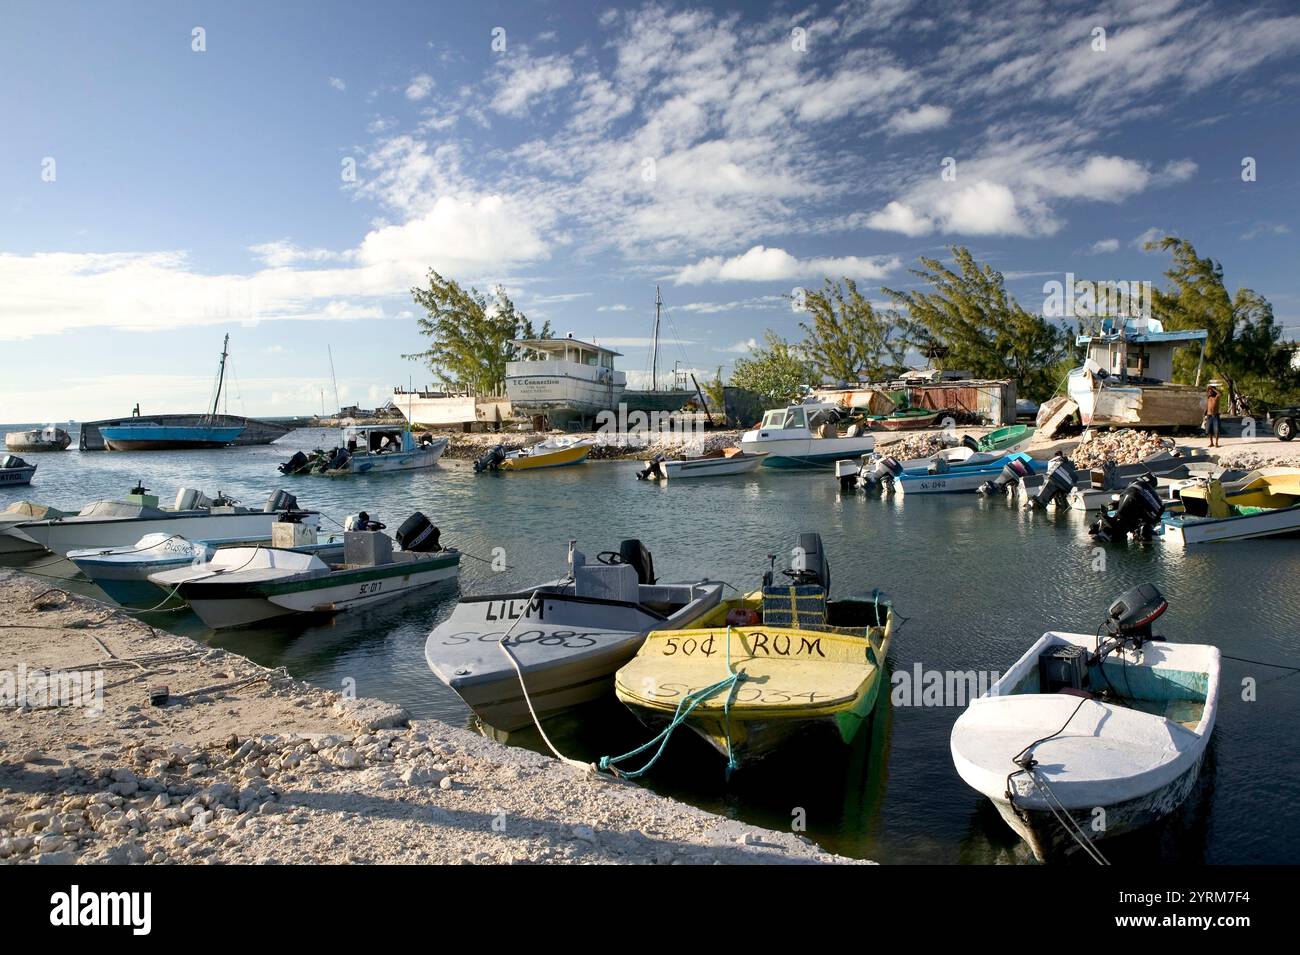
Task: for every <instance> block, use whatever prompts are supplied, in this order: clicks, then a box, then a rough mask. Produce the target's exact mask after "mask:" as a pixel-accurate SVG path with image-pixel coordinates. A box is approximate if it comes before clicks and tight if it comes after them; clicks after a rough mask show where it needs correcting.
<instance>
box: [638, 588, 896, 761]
mask: <svg viewBox="0 0 1300 955" xmlns="http://www.w3.org/2000/svg"><path fill="white" fill-rule="evenodd" d="M759 602H760V601H759V600H758V598H757V595H750V596H749V597H746V598H745V599H744V600H743V601H740V600H733V601H728V602H726V603H725V604H723V605H721V606H719V607H718V608H717V609H716V610H715V611H713V613H711V614H710V615H709V617H708V618H706V619H705V620H704V621H702V624H701V629H694V630H677V631H655V632H653V633H651V634H650V635H649V637H647V638H646V642H645V643H644V644H643V645H642V647H641V650H640V652H639V653H638V654H637V656H636V657H635V658H634V659H633V660H632V661H631V662H630V663H628V664H627V665H626V666H624V667H623V668H622V669H621V670H619V671H618V673H617V674H616V676H615V683H614V689H615V692H616V693H617V694H618V698H619V699H620V700H622V701H623V703H624V704H626V705H627V706H628V707H630V708H631V709H632V710H633V711H634V712H636V713H637V714H638V715H639V716H641V717H642V718H644V719H645V720H646V721H647V722H651V723H656V722H663V721H666V720H671V719H672V718H673V717H674V715H675V714H676V713H677V711H678V707H679V705H681V703H682V700H683V698H684V697H687V696H688V695H690V694H692V693H698V692H699V691H701V690H703V689H705V688H707V687H710V686H713V685H714V684H716V683H718V681H720V680H724V679H725V678H726V677H727V675H728V674H729V673H730V672H732V671H735V672H737V673H740V674H742V675H743V677H742V679H741V680H740V682H739V683H738V684H737V685H736V686H735V687H734V688H733V691H732V692H731V693H728V692H726V691H723V692H719V693H716V694H714V695H713V696H710V697H708V698H706V699H704V700H702V701H700V702H699V703H698V704H697V705H696V706H695V708H694V709H693V710H692V711H691V714H690V716H689V717H688V718H687V722H688V724H689V725H690V726H691V728H692V729H694V730H695V731H696V732H697V733H699V734H700V735H701V736H703V737H704V738H705V739H706V740H708V741H709V743H711V744H712V745H713V746H714V747H715V748H717V749H718V751H719V752H721V753H723V754H724V755H728V756H731V757H732V758H734V759H735V760H736V761H737V762H738V763H741V764H743V763H745V762H749V761H753V760H754V759H757V758H759V757H761V756H764V755H766V754H767V753H770V752H771V751H773V750H774V749H777V748H779V747H780V746H781V745H782V744H783V743H785V742H786V741H787V740H788V739H789V738H790V737H792V736H794V735H796V734H797V733H800V732H802V731H804V730H806V729H809V728H810V727H813V726H816V725H819V724H828V725H830V726H832V727H833V728H834V729H835V730H836V731H837V732H838V733H839V735H840V738H841V739H842V740H843V741H844V742H845V743H849V742H851V741H852V740H853V739H854V737H856V735H857V733H858V731H859V730H860V729H861V727H862V725H863V723H865V722H866V720H867V719H868V717H869V716H870V714H871V711H872V709H873V708H874V706H875V703H876V700H877V698H878V696H879V693H880V686H881V684H882V682H883V681H884V662H885V656H886V654H887V653H888V652H889V643H890V638H891V635H892V630H893V614H892V613H888V616H887V617H886V620H885V624H884V626H875V627H869V628H866V630H865V633H864V632H863V631H861V630H859V631H858V632H846V631H845V632H837V631H836V630H804V629H795V628H788V627H765V626H763V625H761V624H760V625H758V626H754V627H732V628H727V627H726V626H725V624H723V622H724V621H725V618H726V614H727V611H728V610H730V609H732V608H734V607H738V606H742V605H743V606H747V607H756V606H757V605H758V603H759ZM719 624H723V625H721V626H719ZM728 648H729V649H728ZM728 657H729V660H730V669H728Z"/></svg>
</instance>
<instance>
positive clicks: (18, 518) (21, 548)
mask: <svg viewBox="0 0 1300 955" xmlns="http://www.w3.org/2000/svg"><path fill="white" fill-rule="evenodd" d="M67 513H68V512H67V511H60V510H58V509H57V508H53V507H46V506H45V505H44V504H34V503H32V502H31V501H15V502H14V503H12V504H10V505H9V506H8V507H6V508H5V509H4V510H3V511H0V557H8V556H10V555H15V554H40V553H43V552H44V551H45V548H44V547H42V546H41V545H40V544H38V543H37V542H36V541H34V540H32V539H31V538H30V537H28V536H27V535H26V534H25V533H23V530H22V525H23V524H27V523H30V522H31V521H43V520H51V519H53V518H56V517H66V516H67Z"/></svg>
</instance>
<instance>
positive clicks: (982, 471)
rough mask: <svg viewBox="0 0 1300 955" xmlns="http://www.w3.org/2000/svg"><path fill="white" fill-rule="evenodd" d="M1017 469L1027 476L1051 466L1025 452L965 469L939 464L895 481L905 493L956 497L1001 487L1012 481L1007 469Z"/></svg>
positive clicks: (898, 476) (907, 474)
mask: <svg viewBox="0 0 1300 955" xmlns="http://www.w3.org/2000/svg"><path fill="white" fill-rule="evenodd" d="M1009 467H1011V468H1015V469H1017V471H1018V472H1019V473H1018V474H1017V475H1016V478H1017V479H1018V478H1019V477H1020V476H1022V475H1023V474H1026V473H1028V474H1033V473H1035V472H1039V471H1045V470H1046V469H1047V465H1046V464H1045V463H1044V462H1042V461H1035V460H1034V459H1033V458H1031V457H1030V456H1029V455H1028V454H1026V453H1025V452H1023V451H1018V452H1016V453H1015V454H1004V455H999V456H998V457H996V458H994V459H992V460H979V461H978V462H977V463H975V464H972V465H967V466H963V465H962V464H961V463H960V462H959V463H958V464H955V465H948V464H946V463H944V464H939V465H935V466H933V467H930V468H926V469H925V470H920V469H917V470H910V471H909V470H904V471H903V472H902V473H901V474H898V475H896V476H895V478H894V484H895V487H896V488H897V489H898V490H900V491H902V492H903V493H904V494H956V493H963V492H967V493H969V492H972V491H978V490H980V488H981V487H984V486H985V485H988V484H990V483H994V484H999V486H1002V484H1000V483H999V482H1003V483H1005V482H1004V481H1003V479H1007V480H1009V479H1010V477H1011V476H1010V475H1009V474H1008V473H1007V469H1008V468H1009Z"/></svg>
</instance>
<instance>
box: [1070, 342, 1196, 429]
mask: <svg viewBox="0 0 1300 955" xmlns="http://www.w3.org/2000/svg"><path fill="white" fill-rule="evenodd" d="M1205 341H1206V332H1205V330H1204V329H1197V330H1193V331H1170V332H1167V331H1165V330H1164V326H1163V325H1162V324H1161V323H1160V322H1159V321H1156V320H1155V319H1140V320H1136V321H1134V320H1127V321H1121V320H1119V319H1106V320H1104V321H1103V322H1102V325H1101V328H1100V329H1099V331H1098V332H1097V333H1096V334H1088V335H1080V336H1078V337H1077V339H1076V342H1075V343H1076V344H1077V345H1078V346H1081V347H1083V348H1085V349H1086V355H1087V357H1086V359H1085V360H1084V363H1083V365H1081V366H1080V367H1078V368H1075V369H1073V370H1072V371H1071V372H1070V374H1069V376H1068V377H1067V384H1066V391H1067V393H1068V394H1069V396H1070V397H1071V398H1072V399H1074V402H1075V403H1076V404H1077V405H1078V406H1079V420H1080V421H1082V422H1083V426H1084V427H1085V428H1106V427H1112V428H1131V427H1140V428H1159V427H1187V426H1192V425H1196V424H1199V423H1200V421H1201V418H1202V416H1203V415H1204V414H1205V393H1204V390H1203V389H1201V388H1199V387H1193V386H1192V385H1177V384H1173V383H1172V380H1173V377H1174V352H1176V351H1177V350H1178V349H1179V348H1184V347H1188V346H1192V345H1198V344H1199V346H1200V349H1201V360H1202V361H1204V358H1205Z"/></svg>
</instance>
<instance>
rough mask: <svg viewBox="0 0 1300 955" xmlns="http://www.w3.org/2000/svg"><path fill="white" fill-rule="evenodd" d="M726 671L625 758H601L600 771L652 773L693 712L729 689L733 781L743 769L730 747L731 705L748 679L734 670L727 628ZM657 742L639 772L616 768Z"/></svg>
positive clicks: (726, 714)
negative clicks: (670, 742)
mask: <svg viewBox="0 0 1300 955" xmlns="http://www.w3.org/2000/svg"><path fill="white" fill-rule="evenodd" d="M727 670H728V671H729V672H728V676H727V677H726V678H724V679H721V680H719V681H718V682H717V683H714V684H712V685H711V686H706V687H704V689H702V690H695V691H694V692H691V693H687V694H686V695H685V696H683V697H682V698H681V700H680V702H678V704H677V709H676V711H675V712H674V713H673V718H672V720H671V721H670V722H669V723H668V725H667V726H665V727H664V728H663V729H662V730H660V731H659V733H658V734H656V735H655V736H654V737H653V738H651V739H649V740H647V741H646V742H644V743H642V744H641V745H640V746H638V747H637V748H636V749H633V750H629V751H628V752H626V753H624V754H623V755H622V756H602V757H600V762H599V763H598V765H599V766H600V768H601V769H602V770H604V771H605V772H617V773H618V775H619V776H621V777H623V778H624V779H637V778H639V777H641V776H644V775H645V774H646V773H648V772H649V771H650V769H651V768H652V767H653V766H654V764H655V763H657V762H659V757H660V756H662V755H663V754H664V750H665V749H666V748H667V746H668V740H669V739H670V738H671V737H672V735H673V732H674V731H675V730H676V729H677V727H679V726H681V725H682V724H683V723H684V722H686V720H687V718H688V717H689V716H690V715H691V712H692V711H693V710H694V709H695V708H696V707H697V706H699V705H700V704H701V703H703V702H704V701H705V700H707V699H709V698H710V697H712V696H714V695H716V694H718V693H720V692H722V691H723V690H728V691H729V692H728V693H727V699H726V701H725V702H724V703H723V706H722V713H723V718H724V720H725V725H726V728H727V778H728V779H730V778H731V774H732V772H734V771H735V770H736V769H737V768H739V766H740V764H739V762H738V761H737V760H736V756H735V753H734V752H733V751H732V746H731V703H732V700H734V699H735V697H736V691H737V689H739V687H740V684H741V683H742V682H743V681H744V679H745V674H744V673H737V672H736V671H734V670H732V669H731V627H727ZM656 743H658V744H659V746H658V749H656V750H655V753H654V755H653V756H651V757H650V759H649V761H648V762H647V763H646V764H645V765H644V766H642V767H641V768H640V769H636V770H631V771H626V772H625V771H623V770H619V769H617V764H618V763H621V762H623V761H624V760H626V759H631V758H632V757H634V756H639V755H641V754H642V753H644V752H645V751H646V750H648V749H650V748H651V747H653V746H654V745H655V744H656Z"/></svg>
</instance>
